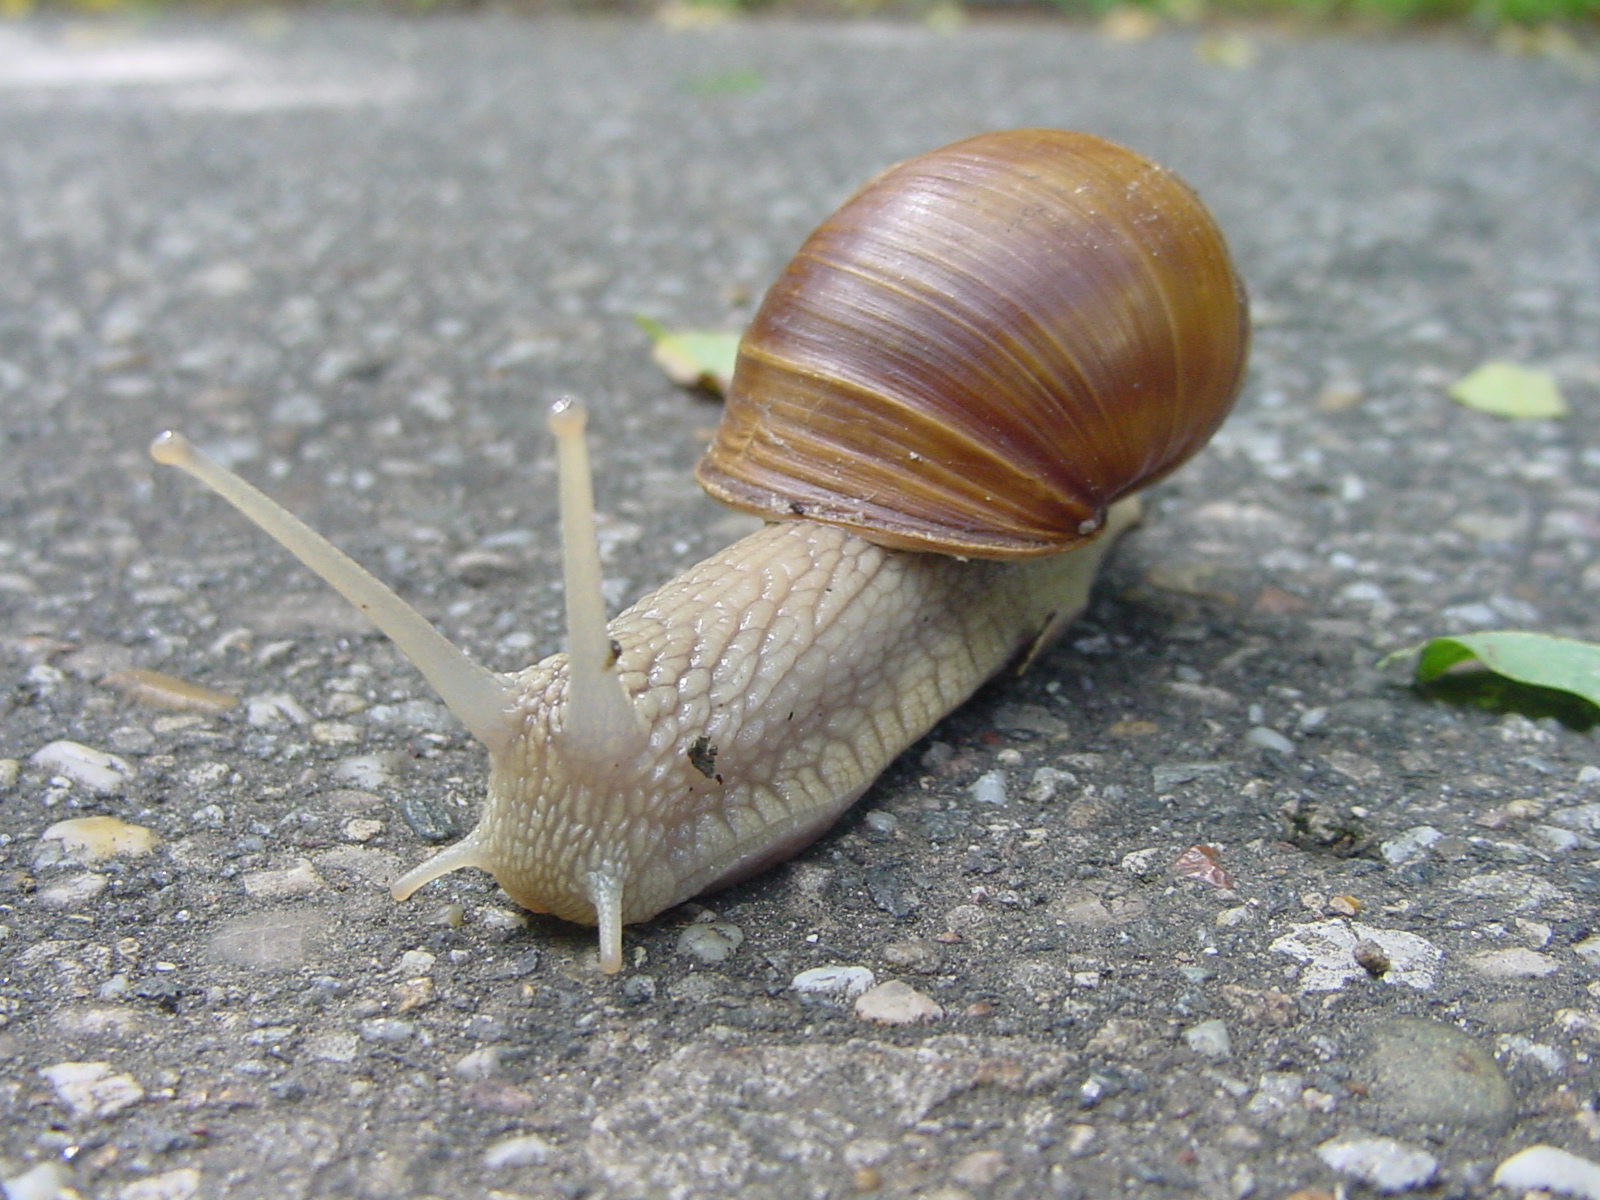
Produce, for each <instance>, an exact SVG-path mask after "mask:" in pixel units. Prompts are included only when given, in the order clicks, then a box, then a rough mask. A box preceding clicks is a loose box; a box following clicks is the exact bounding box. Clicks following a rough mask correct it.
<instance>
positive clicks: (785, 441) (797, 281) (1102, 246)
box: [696, 129, 1249, 558]
mask: <svg viewBox="0 0 1600 1200" xmlns="http://www.w3.org/2000/svg"><path fill="white" fill-rule="evenodd" d="M1248 342H1249V321H1248V310H1247V305H1246V301H1245V295H1244V290H1243V288H1242V287H1241V285H1240V283H1239V280H1238V277H1237V276H1236V274H1235V273H1234V270H1233V266H1232V263H1231V262H1230V261H1229V258H1228V252H1227V247H1226V246H1225V245H1224V243H1223V239H1222V235H1221V233H1220V232H1219V231H1218V229H1217V227H1216V224H1215V223H1214V222H1213V221H1212V219H1211V216H1210V214H1209V213H1208V212H1207V211H1206V209H1205V207H1204V206H1203V205H1202V204H1201V203H1200V200H1199V198H1198V197H1196V196H1195V194H1194V193H1193V192H1192V191H1191V190H1190V189H1189V188H1188V187H1187V186H1186V185H1185V184H1184V183H1183V182H1182V181H1181V180H1179V179H1178V178H1177V176H1175V175H1174V174H1172V173H1171V172H1170V171H1168V170H1166V169H1165V168H1163V167H1160V166H1158V165H1157V164H1155V163H1153V162H1150V161H1149V160H1148V159H1145V158H1142V157H1140V156H1139V155H1137V154H1134V153H1133V152H1132V151H1130V150H1127V149H1124V148H1123V147H1121V146H1117V145H1114V144H1113V143H1110V142H1107V141H1103V140H1101V139H1100V138H1096V137H1092V136H1090V135H1088V134H1083V133H1073V132H1067V131H1063V130H1052V129H1017V130H1010V131H1006V132H1001V133H991V134H985V135H982V136H979V137H975V138H970V139H968V140H966V141H962V142H957V143H955V144H953V145H950V146H946V147H945V148H943V149H941V150H935V151H933V152H932V153H929V154H924V155H922V156H920V157H918V158H914V159H911V160H909V161H908V162H904V163H901V164H900V165H899V166H896V167H892V168H891V169H889V170H888V171H886V172H884V173H883V174H881V175H879V176H877V177H876V178H875V179H873V180H871V181H870V182H869V183H867V184H866V186H864V187H863V188H862V189H861V190H860V191H858V192H857V193H856V194H855V195H854V196H852V197H851V198H850V199H849V200H848V201H846V202H845V204H844V206H843V207H842V208H840V209H839V211H838V212H836V213H835V214H834V215H833V216H832V217H830V218H829V219H828V220H827V221H826V222H824V223H823V225H822V226H821V227H820V228H819V229H817V231H816V232H815V233H813V234H812V235H811V236H810V238H808V239H807V240H806V242H805V244H804V245H803V246H801V248H800V251H799V253H798V254H796V255H795V257H794V259H793V260H792V261H790V263H789V265H788V266H787V267H786V268H785V269H784V270H783V272H782V274H781V275H780V276H779V277H778V280H777V281H776V282H775V283H774V284H773V286H772V288H771V290H770V291H769V292H768V293H767V296H766V298H765V300H764V301H763V302H762V304H761V308H760V310H759V311H758V312H757V314H756V317H755V320H754V321H753V323H752V324H751V326H750V328H749V330H748V331H747V332H746V334H745V336H744V339H743V341H742V342H741V343H740V347H739V357H738V364H737V366H736V368H735V370H734V375H733V381H732V385H731V388H730V390H729V395H728V406H727V411H726V413H725V414H724V417H723V421H722V425H721V428H720V429H719V430H718V434H717V437H716V440H715V442H714V443H713V445H712V446H711V448H710V450H709V451H707V453H706V455H705V457H704V458H703V459H702V460H701V462H700V465H699V466H698V468H697V469H696V475H697V476H698V477H699V479H700V482H701V484H702V485H703V486H704V487H705V488H706V490H707V491H709V492H710V493H711V494H712V495H713V496H716V497H717V498H719V499H721V500H723V501H724V502H726V503H728V504H731V505H733V506H734V507H736V508H741V509H745V510H747V511H751V512H756V513H759V514H761V515H762V516H765V517H768V518H769V519H780V518H793V517H804V518H807V519H811V520H817V521H823V522H827V523H830V524H835V525H841V526H844V527H846V528H848V529H851V530H853V531H855V532H857V533H859V534H860V535H861V536H863V537H865V538H867V539H869V540H871V541H874V542H877V543H879V544H880V545H886V546H893V547H898V548H902V549H910V550H934V551H939V552H942V553H945V554H956V555H970V556H975V557H985V558H1027V557H1031V556H1035V555H1042V554H1053V553H1056V552H1059V551H1062V550H1065V549H1069V548H1070V547H1072V546H1074V545H1076V544H1078V543H1080V542H1083V541H1086V540H1087V539H1088V538H1090V537H1093V536H1094V534H1095V533H1096V532H1097V531H1098V530H1099V528H1100V526H1101V524H1102V522H1103V520H1104V515H1105V510H1106V507H1107V506H1108V505H1109V504H1110V503H1111V502H1112V501H1114V500H1116V499H1117V498H1118V497H1120V496H1124V495H1127V494H1129V493H1131V492H1133V491H1136V490H1138V489H1139V488H1142V487H1144V486H1145V485H1146V484H1149V483H1151V482H1153V481H1154V480H1156V479H1159V478H1160V477H1161V476H1163V475H1165V474H1166V473H1167V472H1169V471H1171V470H1172V469H1173V468H1174V467H1176V466H1177V465H1178V464H1180V463H1181V462H1183V461H1184V460H1185V459H1186V458H1188V457H1189V456H1190V455H1191V454H1193V453H1194V452H1195V451H1196V450H1198V449H1199V448H1200V447H1201V446H1202V445H1204V444H1205V442H1206V440H1207V439H1208V438H1209V437H1210V436H1211V434H1212V432H1213V431H1214V430H1215V429H1216V427H1217V426H1218V425H1219V424H1220V423H1221V422H1222V419H1223V417H1224V416H1226V415H1227V412H1228V409H1229V408H1230V407H1231V406H1232V403H1233V399H1234V396H1235V395H1236V393H1237V392H1238V389H1239V383H1240V380H1241V378H1242V376H1243V373H1244V363H1245V357H1246V353H1247V348H1248Z"/></svg>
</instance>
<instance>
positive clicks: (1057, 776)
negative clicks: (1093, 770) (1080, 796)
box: [1023, 767, 1078, 804]
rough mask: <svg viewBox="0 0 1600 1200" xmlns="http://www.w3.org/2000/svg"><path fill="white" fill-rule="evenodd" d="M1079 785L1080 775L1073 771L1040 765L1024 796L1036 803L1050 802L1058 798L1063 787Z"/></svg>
mask: <svg viewBox="0 0 1600 1200" xmlns="http://www.w3.org/2000/svg"><path fill="white" fill-rule="evenodd" d="M1077 786H1078V777H1077V776H1076V775H1074V774H1073V773H1072V772H1071V771H1063V770H1060V769H1059V768H1057V767H1040V768H1039V769H1038V770H1037V771H1035V772H1034V773H1033V779H1032V780H1031V781H1030V782H1029V784H1028V790H1027V791H1026V792H1024V793H1023V796H1024V798H1025V799H1027V800H1030V801H1032V802H1033V803H1034V804H1048V803H1049V802H1050V801H1052V800H1054V799H1055V798H1056V793H1057V792H1059V791H1060V790H1061V789H1062V788H1063V787H1077Z"/></svg>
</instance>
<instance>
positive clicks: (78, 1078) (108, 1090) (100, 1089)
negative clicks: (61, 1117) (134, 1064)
mask: <svg viewBox="0 0 1600 1200" xmlns="http://www.w3.org/2000/svg"><path fill="white" fill-rule="evenodd" d="M39 1074H41V1075H43V1076H44V1077H45V1078H46V1079H48V1080H49V1081H50V1086H51V1087H53V1088H55V1091H56V1095H57V1096H58V1097H60V1098H61V1102H62V1103H63V1104H65V1105H66V1106H67V1107H68V1108H70V1109H71V1110H72V1115H73V1116H75V1117H108V1116H110V1115H111V1114H112V1113H115V1112H121V1111H122V1110H123V1109H125V1108H128V1107H129V1106H131V1105H134V1104H137V1103H139V1101H141V1100H143V1099H144V1088H142V1087H140V1086H139V1084H138V1082H137V1081H136V1080H135V1079H134V1078H133V1076H131V1075H119V1074H117V1073H115V1072H113V1071H112V1069H111V1064H110V1063H104V1062H63V1063H56V1065H55V1066H53V1067H45V1068H43V1069H42V1070H41V1071H40V1072H39Z"/></svg>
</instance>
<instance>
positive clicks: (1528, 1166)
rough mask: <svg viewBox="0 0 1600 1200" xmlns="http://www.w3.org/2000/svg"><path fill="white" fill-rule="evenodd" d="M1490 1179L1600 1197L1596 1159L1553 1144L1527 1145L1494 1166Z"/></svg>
mask: <svg viewBox="0 0 1600 1200" xmlns="http://www.w3.org/2000/svg"><path fill="white" fill-rule="evenodd" d="M1494 1182H1495V1183H1496V1184H1498V1185H1499V1186H1500V1187H1505V1188H1512V1189H1514V1190H1515V1191H1518V1192H1556V1193H1558V1194H1560V1195H1563V1196H1580V1197H1583V1200H1600V1163H1594V1162H1591V1161H1590V1160H1589V1159H1587V1158H1579V1157H1578V1156H1577V1155H1576V1154H1572V1153H1569V1152H1568V1151H1566V1150H1561V1149H1558V1148H1557V1147H1555V1146H1529V1147H1528V1148H1527V1149H1526V1150H1520V1151H1518V1152H1517V1153H1516V1154H1513V1155H1512V1156H1511V1157H1510V1158H1508V1159H1506V1160H1505V1161H1504V1162H1503V1163H1501V1164H1500V1165H1499V1166H1498V1167H1496V1168H1495V1172H1494Z"/></svg>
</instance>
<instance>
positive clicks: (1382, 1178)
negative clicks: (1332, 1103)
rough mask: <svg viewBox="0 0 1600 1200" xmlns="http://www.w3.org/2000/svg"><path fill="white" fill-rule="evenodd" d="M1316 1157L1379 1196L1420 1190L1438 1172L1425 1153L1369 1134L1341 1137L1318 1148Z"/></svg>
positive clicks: (1392, 1139)
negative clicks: (1374, 1190)
mask: <svg viewBox="0 0 1600 1200" xmlns="http://www.w3.org/2000/svg"><path fill="white" fill-rule="evenodd" d="M1317 1157H1318V1158H1320V1159H1321V1160H1322V1161H1323V1162H1325V1163H1327V1164H1328V1166H1329V1167H1331V1168H1333V1169H1334V1170H1335V1171H1338V1172H1339V1173H1340V1174H1342V1175H1352V1176H1354V1177H1355V1178H1357V1179H1359V1180H1360V1181H1361V1182H1362V1183H1365V1184H1368V1185H1370V1186H1371V1187H1372V1188H1374V1189H1376V1190H1377V1191H1380V1192H1404V1191H1409V1190H1410V1189H1411V1188H1418V1187H1423V1186H1425V1185H1426V1184H1427V1183H1428V1181H1429V1180H1431V1179H1432V1178H1433V1177H1434V1176H1435V1175H1436V1174H1438V1171H1439V1160H1438V1159H1436V1158H1434V1156H1433V1155H1431V1154H1429V1153H1428V1152H1427V1151H1426V1150H1420V1149H1418V1148H1417V1147H1416V1146H1411V1145H1407V1144H1406V1143H1405V1142H1401V1141H1397V1140H1395V1139H1394V1138H1390V1137H1377V1136H1373V1135H1371V1134H1359V1133H1351V1134H1341V1135H1340V1136H1339V1137H1336V1138H1332V1139H1330V1140H1328V1141H1326V1142H1323V1143H1322V1145H1320V1146H1318V1147H1317Z"/></svg>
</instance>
